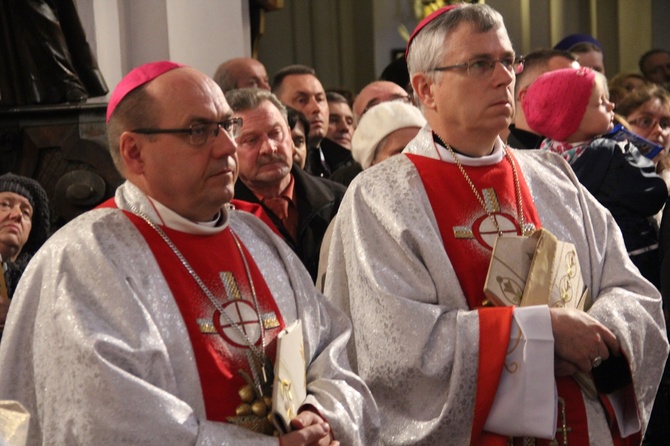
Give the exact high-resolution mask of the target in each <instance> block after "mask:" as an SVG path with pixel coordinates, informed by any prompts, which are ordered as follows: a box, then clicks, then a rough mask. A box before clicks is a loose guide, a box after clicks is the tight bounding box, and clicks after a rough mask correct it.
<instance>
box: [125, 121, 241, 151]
mask: <svg viewBox="0 0 670 446" xmlns="http://www.w3.org/2000/svg"><path fill="white" fill-rule="evenodd" d="M219 128H222V129H223V130H224V131H225V132H226V133H227V134H228V136H229V137H230V138H231V139H235V138H237V137H238V136H240V130H242V118H230V119H226V120H225V121H223V122H205V123H201V124H193V125H192V126H190V127H189V128H187V129H148V128H147V129H135V130H131V132H133V133H140V134H142V135H156V134H160V133H185V134H188V135H189V138H190V140H191V144H193V145H194V146H199V145H202V144H204V143H206V142H207V138H209V136H210V135H211V136H213V137H214V138H216V137H217V136H219Z"/></svg>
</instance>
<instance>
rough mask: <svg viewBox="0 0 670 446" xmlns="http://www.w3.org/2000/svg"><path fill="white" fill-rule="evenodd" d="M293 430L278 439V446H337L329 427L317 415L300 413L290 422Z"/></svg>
mask: <svg viewBox="0 0 670 446" xmlns="http://www.w3.org/2000/svg"><path fill="white" fill-rule="evenodd" d="M291 426H293V428H294V429H295V430H294V431H293V432H290V433H288V434H286V435H282V436H281V437H279V445H280V446H339V444H340V443H339V441H335V440H334V439H333V434H332V432H331V430H330V425H329V424H328V423H327V422H326V421H325V420H324V419H323V418H321V416H319V415H318V414H317V413H315V412H312V411H310V410H304V411H302V412H300V413H299V414H298V415H297V416H296V417H295V418H293V419H292V420H291Z"/></svg>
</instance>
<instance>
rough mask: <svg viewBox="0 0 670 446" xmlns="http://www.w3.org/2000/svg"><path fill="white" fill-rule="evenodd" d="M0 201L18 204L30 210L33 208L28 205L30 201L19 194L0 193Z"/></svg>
mask: <svg viewBox="0 0 670 446" xmlns="http://www.w3.org/2000/svg"><path fill="white" fill-rule="evenodd" d="M0 200H2V201H10V202H12V203H20V204H21V206H27V207H29V208H30V209H32V208H33V206H32V205H31V204H30V200H28V198H26V197H24V196H23V195H21V194H17V193H15V192H8V191H5V192H0Z"/></svg>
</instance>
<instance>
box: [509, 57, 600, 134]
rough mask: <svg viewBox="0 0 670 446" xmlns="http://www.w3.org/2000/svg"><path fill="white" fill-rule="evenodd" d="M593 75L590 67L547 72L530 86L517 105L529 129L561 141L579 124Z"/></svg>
mask: <svg viewBox="0 0 670 446" xmlns="http://www.w3.org/2000/svg"><path fill="white" fill-rule="evenodd" d="M595 79H596V74H595V73H594V71H593V70H592V69H590V68H586V67H582V68H564V69H562V70H555V71H549V72H548V73H544V74H543V75H542V76H540V77H538V78H537V79H536V80H535V82H533V83H532V84H530V87H528V90H527V91H526V95H525V96H524V98H523V101H522V102H521V106H522V107H523V112H524V114H525V115H526V122H528V125H529V126H530V128H531V129H532V130H533V131H535V132H537V133H539V134H541V135H543V136H547V137H549V138H551V139H553V140H555V141H565V140H566V139H567V138H568V137H569V136H570V135H572V134H573V133H575V132H576V131H577V129H578V128H579V124H580V123H581V122H582V118H583V117H584V113H585V112H586V106H587V105H588V103H589V100H590V99H591V92H592V91H593V85H594V84H595Z"/></svg>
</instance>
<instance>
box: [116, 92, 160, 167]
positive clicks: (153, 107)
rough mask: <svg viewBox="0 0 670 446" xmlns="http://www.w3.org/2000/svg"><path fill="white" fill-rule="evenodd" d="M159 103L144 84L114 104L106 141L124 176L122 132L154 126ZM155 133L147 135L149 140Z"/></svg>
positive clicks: (156, 120)
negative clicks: (121, 145)
mask: <svg viewBox="0 0 670 446" xmlns="http://www.w3.org/2000/svg"><path fill="white" fill-rule="evenodd" d="M158 108H159V103H158V101H157V100H156V98H154V97H153V96H151V95H150V94H149V92H148V91H147V89H146V84H145V85H142V86H140V87H138V88H136V89H135V90H133V91H131V92H130V93H128V94H127V95H126V96H125V97H124V98H123V100H121V102H120V103H119V104H118V105H117V106H116V109H114V112H113V113H112V116H111V117H110V118H109V121H108V122H107V142H108V143H109V153H110V155H111V156H112V161H114V166H115V167H116V170H118V171H119V173H120V174H121V175H122V176H123V177H125V166H124V164H123V160H122V159H121V148H120V139H121V134H123V132H127V131H130V130H133V129H137V128H142V127H144V128H147V127H156V125H157V123H158ZM155 136H156V135H147V138H148V139H149V140H151V139H153V138H155Z"/></svg>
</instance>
